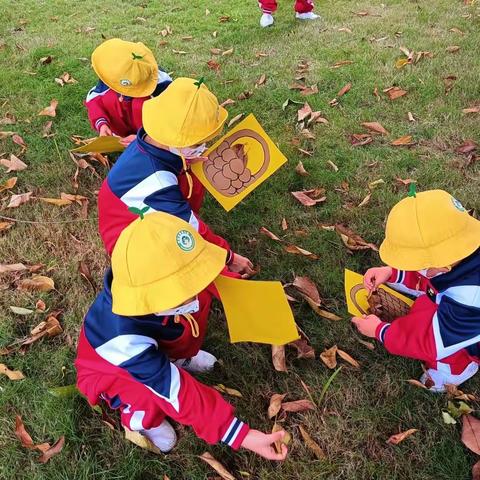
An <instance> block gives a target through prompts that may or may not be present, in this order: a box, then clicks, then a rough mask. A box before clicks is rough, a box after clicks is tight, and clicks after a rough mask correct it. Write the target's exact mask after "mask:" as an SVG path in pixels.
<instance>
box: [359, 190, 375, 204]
mask: <svg viewBox="0 0 480 480" xmlns="http://www.w3.org/2000/svg"><path fill="white" fill-rule="evenodd" d="M371 197H372V193H371V192H370V193H368V194H367V196H366V197H365V198H364V199H363V200H362V201H361V202H360V203H359V204H358V205H357V206H358V207H364V206H365V205H367V204H368V203H369V202H370V198H371Z"/></svg>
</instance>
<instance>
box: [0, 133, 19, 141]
mask: <svg viewBox="0 0 480 480" xmlns="http://www.w3.org/2000/svg"><path fill="white" fill-rule="evenodd" d="M12 135H15V132H0V140H2V139H4V138H8V137H11V136H12Z"/></svg>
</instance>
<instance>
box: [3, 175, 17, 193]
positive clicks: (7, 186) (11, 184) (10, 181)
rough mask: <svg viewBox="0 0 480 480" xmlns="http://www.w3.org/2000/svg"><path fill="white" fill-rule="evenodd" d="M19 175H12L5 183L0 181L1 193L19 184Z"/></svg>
mask: <svg viewBox="0 0 480 480" xmlns="http://www.w3.org/2000/svg"><path fill="white" fill-rule="evenodd" d="M17 180H18V178H17V177H11V178H9V179H8V180H5V181H4V182H3V183H0V193H1V192H3V191H5V190H10V189H12V188H13V187H14V186H15V185H16V184H17Z"/></svg>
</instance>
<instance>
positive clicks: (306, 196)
mask: <svg viewBox="0 0 480 480" xmlns="http://www.w3.org/2000/svg"><path fill="white" fill-rule="evenodd" d="M309 192H310V193H309ZM311 192H312V191H311V190H304V191H302V192H290V193H291V194H292V195H293V196H294V197H295V198H296V199H297V200H298V201H299V202H300V203H301V204H302V205H304V206H305V207H313V206H314V205H316V204H317V203H322V202H324V201H325V200H326V199H327V197H325V196H323V197H320V198H312V195H311Z"/></svg>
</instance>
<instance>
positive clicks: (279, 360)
mask: <svg viewBox="0 0 480 480" xmlns="http://www.w3.org/2000/svg"><path fill="white" fill-rule="evenodd" d="M272 363H273V367H274V368H275V370H276V371H277V372H286V371H287V365H286V360H285V345H272Z"/></svg>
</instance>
